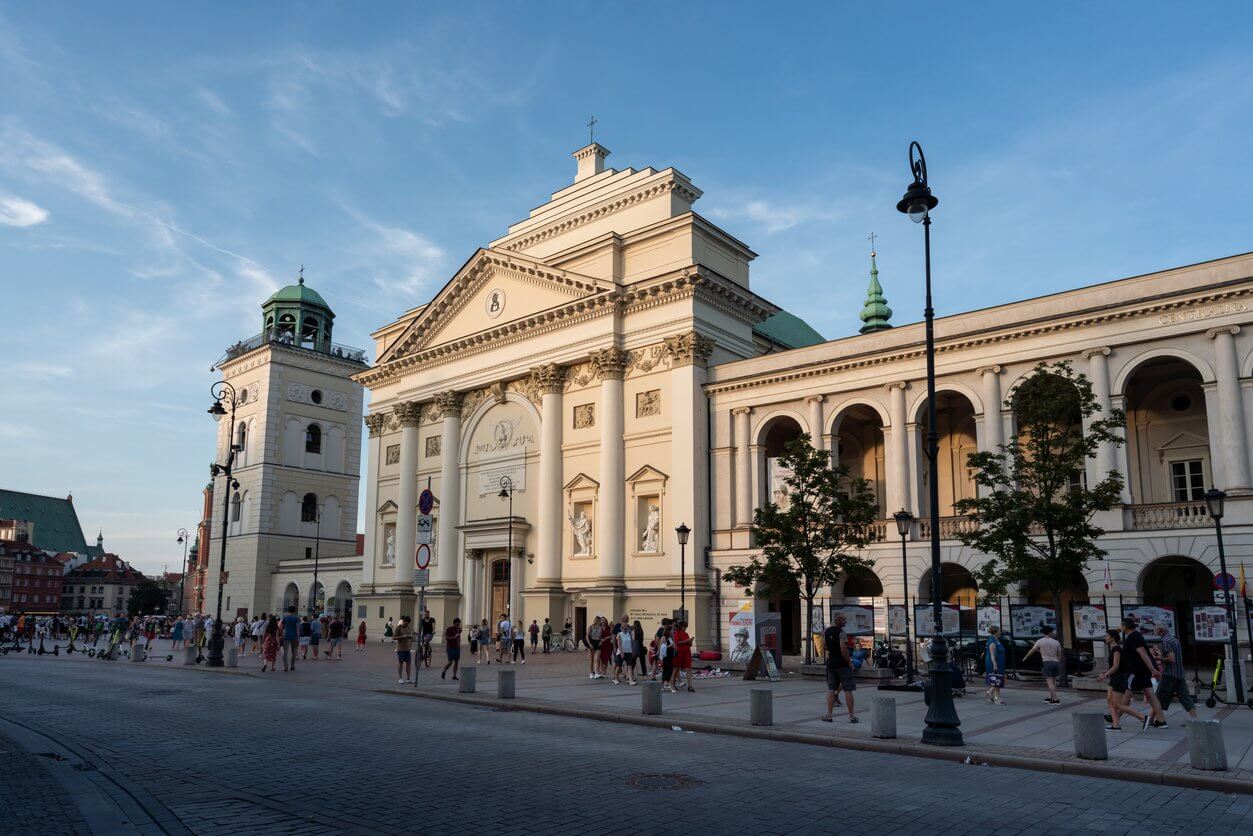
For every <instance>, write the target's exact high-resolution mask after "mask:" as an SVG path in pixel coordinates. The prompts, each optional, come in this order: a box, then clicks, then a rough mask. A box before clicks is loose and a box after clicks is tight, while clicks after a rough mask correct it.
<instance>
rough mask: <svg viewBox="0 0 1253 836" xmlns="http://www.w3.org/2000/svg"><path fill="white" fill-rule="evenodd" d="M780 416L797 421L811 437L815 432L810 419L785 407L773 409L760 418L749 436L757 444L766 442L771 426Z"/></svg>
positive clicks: (802, 430) (802, 429)
mask: <svg viewBox="0 0 1253 836" xmlns="http://www.w3.org/2000/svg"><path fill="white" fill-rule="evenodd" d="M780 418H791V419H792V420H793V421H795V422H796V425H797V426H798V427H800V428H801V432H803V433H809V435H810V437H811V438H812V437H813V434H812V433H811V432H810V429H809V421H807V420H806V419H805V417H804V416H802V415H801V414H800V413H799V412H797V411H796V410H794V409H787V408H783V409H776V410H773V411H772V412H769V413H767V414H765V415H762V416H761V417H760V418H758V420H757V424H756V425H755V426H754V427H753V431H752V432H751V433H750V434H749V437H750V438H752V439H753V444H755V445H757V446H761V445H762V444H764V443H765V439H766V433H768V432H769V431H770V428H771V426H772V425H773V424H774V423H776V422H777V421H778V420H779V419H780Z"/></svg>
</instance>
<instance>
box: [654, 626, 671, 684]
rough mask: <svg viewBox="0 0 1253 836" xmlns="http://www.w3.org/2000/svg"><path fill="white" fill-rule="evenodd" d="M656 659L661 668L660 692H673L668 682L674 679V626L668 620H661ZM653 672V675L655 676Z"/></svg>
mask: <svg viewBox="0 0 1253 836" xmlns="http://www.w3.org/2000/svg"><path fill="white" fill-rule="evenodd" d="M655 641H656V644H657V659H658V660H659V665H660V667H661V690H663V691H669V692H671V693H673V692H674V686H673V685H671V684H670V680H671V679H673V678H674V625H673V624H671V623H670V619H668V618H666V619H662V622H661V635H660V636H658V637H657V638H656V639H655ZM655 673H656V672H655V671H654V675H655Z"/></svg>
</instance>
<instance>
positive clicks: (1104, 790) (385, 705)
mask: <svg viewBox="0 0 1253 836" xmlns="http://www.w3.org/2000/svg"><path fill="white" fill-rule="evenodd" d="M0 679H3V681H4V682H5V687H4V688H3V689H2V690H0V721H13V722H17V723H22V724H25V725H26V726H27V727H30V728H33V729H37V730H39V731H41V732H43V733H44V734H47V735H50V736H53V737H55V738H56V739H58V740H61V741H64V742H66V743H67V744H72V745H73V746H74V747H76V749H77V750H78V751H79V752H81V753H82V754H83V757H86V758H90V759H92V760H93V761H94V762H95V764H96V765H97V766H98V767H99V768H100V769H101V770H107V771H108V772H109V773H110V774H111V775H113V776H114V777H115V779H116V780H117V781H118V782H119V783H120V784H124V785H125V786H127V788H128V791H129V794H130V795H131V796H132V797H133V798H134V799H135V800H136V801H138V802H139V803H141V804H142V806H143V807H144V809H145V810H147V811H148V813H150V814H151V816H152V818H153V819H154V820H156V821H159V822H162V825H161V827H160V828H159V829H160V830H165V831H167V832H193V833H363V832H380V833H401V832H413V831H416V832H422V833H452V832H460V833H465V832H473V833H484V832H505V831H508V832H511V833H551V832H557V831H578V832H582V833H602V832H603V833H609V832H620V831H622V830H624V829H630V830H633V831H638V832H644V833H684V834H687V833H690V832H692V831H696V832H726V831H727V829H728V828H732V827H734V828H736V829H737V830H741V831H744V832H759V833H794V832H796V831H797V830H798V829H799V830H802V831H824V830H828V831H829V830H841V831H846V832H853V833H882V832H897V831H899V832H906V833H941V832H943V833H965V832H1004V833H1071V832H1084V833H1098V832H1099V833H1130V832H1153V833H1155V834H1156V833H1248V832H1253V798H1250V797H1247V796H1230V795H1222V794H1219V793H1215V792H1208V791H1197V790H1186V789H1175V788H1168V787H1160V786H1150V785H1144V784H1132V783H1123V782H1118V781H1109V780H1101V779H1090V778H1081V777H1074V776H1058V775H1045V774H1037V773H1029V772H1022V771H1018V770H1010V769H998V768H994V767H974V766H962V765H959V764H957V763H945V762H939V761H929V760H921V759H912V758H901V757H896V756H891V755H881V754H877V753H865V752H854V751H848V750H840V749H827V748H825V747H811V746H795V745H789V744H782V743H778V742H768V741H755V740H745V739H740V738H734V737H729V736H721V735H716V736H710V735H692V734H684V733H678V732H673V731H669V730H659V729H649V728H641V727H636V726H627V725H617V724H607V723H599V722H593V721H584V720H577V719H570V718H558V717H550V716H543V715H536V714H532V713H529V712H497V711H492V710H485V709H482V708H475V707H469V706H462V705H455V704H448V703H442V702H435V701H429V700H415V699H409V698H404V697H396V696H391V695H387V694H382V693H377V692H374V691H368V690H361V689H360V688H359V687H347V686H344V685H337V684H333V683H331V682H327V683H324V684H313V683H308V681H307V680H305V682H304V683H297V682H295V681H294V680H290V679H284V678H282V677H281V676H280V677H274V678H268V679H260V678H258V677H253V676H214V675H205V674H200V673H195V672H184V671H176V670H170V669H162V668H158V667H147V666H145V668H143V669H142V674H141V673H140V671H139V670H136V669H135V668H133V667H131V666H130V665H128V664H127V663H125V662H115V663H98V662H93V663H90V664H63V663H58V662H56V661H55V660H48V659H39V658H34V657H24V658H23V657H19V658H15V657H7V658H6V659H3V660H0ZM11 776H12V772H11V771H9V770H6V772H5V788H6V790H7V788H8V787H9V783H8V781H9V780H10V779H11ZM671 776H673V777H671ZM71 814H72V811H67V809H66V805H64V804H54V805H46V806H44V807H43V808H41V809H40V810H39V811H38V812H37V813H36V815H37V816H43V817H46V818H43V819H38V818H37V819H35V820H33V821H30V822H28V823H27V824H26V825H25V826H22V827H17V826H16V825H15V823H14V822H11V821H0V831H4V830H6V829H7V830H15V832H24V833H42V832H62V830H67V831H68V830H70V829H72V825H67V824H66V823H67V822H68V821H70V820H71V819H70V818H69V816H70V815H71ZM45 822H46V825H45ZM58 828H61V830H58Z"/></svg>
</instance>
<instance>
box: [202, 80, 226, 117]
mask: <svg viewBox="0 0 1253 836" xmlns="http://www.w3.org/2000/svg"><path fill="white" fill-rule="evenodd" d="M196 98H197V99H199V100H200V101H201V102H202V103H203V104H204V106H205V107H207V108H209V110H212V111H213V112H214V113H216V114H217V115H218V116H234V115H235V112H234V111H233V110H231V107H230V105H228V104H227V103H226V101H225V100H224V99H223V98H222V97H221V96H219V95H218V94H217V93H215V92H213V91H212V90H210V89H208V88H207V87H200V88H198V89H197V90H196Z"/></svg>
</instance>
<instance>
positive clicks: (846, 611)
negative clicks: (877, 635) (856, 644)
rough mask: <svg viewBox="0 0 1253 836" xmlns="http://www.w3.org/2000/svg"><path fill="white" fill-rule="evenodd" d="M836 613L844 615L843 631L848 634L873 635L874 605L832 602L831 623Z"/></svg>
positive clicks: (833, 621)
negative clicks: (837, 603) (864, 605)
mask: <svg viewBox="0 0 1253 836" xmlns="http://www.w3.org/2000/svg"><path fill="white" fill-rule="evenodd" d="M837 615H843V616H844V632H845V633H847V634H848V635H850V636H873V635H874V607H863V606H859V605H852V604H840V605H836V604H832V605H831V623H832V624H834V623H835V617H836V616H837Z"/></svg>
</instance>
